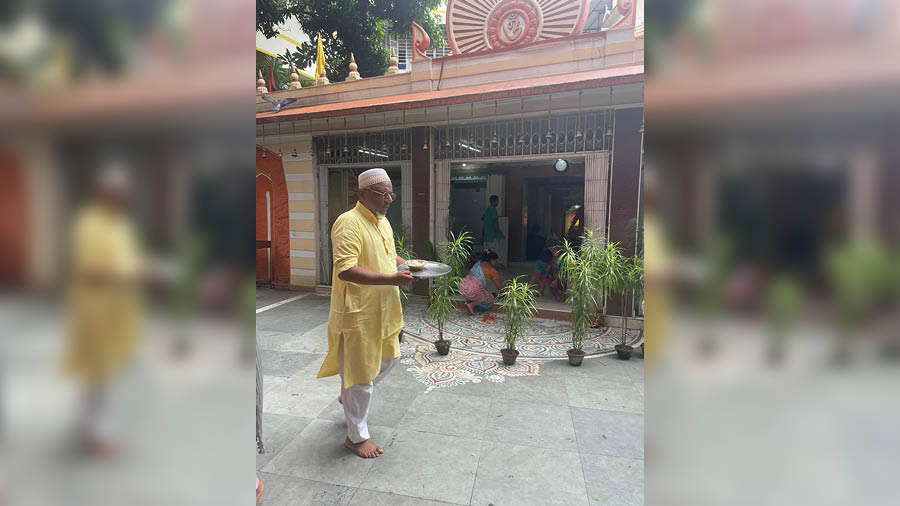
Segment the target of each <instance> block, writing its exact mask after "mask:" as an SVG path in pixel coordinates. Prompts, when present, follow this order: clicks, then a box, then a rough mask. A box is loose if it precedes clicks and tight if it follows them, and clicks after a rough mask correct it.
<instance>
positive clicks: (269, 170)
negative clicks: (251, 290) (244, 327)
mask: <svg viewBox="0 0 900 506" xmlns="http://www.w3.org/2000/svg"><path fill="white" fill-rule="evenodd" d="M256 240H257V241H269V242H270V244H271V247H270V248H267V249H257V250H256V280H257V281H260V282H270V283H272V284H273V285H276V286H289V285H290V284H291V244H290V218H289V213H288V191H287V183H286V181H285V177H284V165H283V164H282V162H281V158H280V157H279V156H278V155H277V154H276V153H273V152H271V151H269V150H267V149H265V148H263V147H261V146H256Z"/></svg>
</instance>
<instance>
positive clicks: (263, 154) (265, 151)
mask: <svg viewBox="0 0 900 506" xmlns="http://www.w3.org/2000/svg"><path fill="white" fill-rule="evenodd" d="M268 157H269V155H268V154H267V150H266V149H265V148H264V149H263V150H262V155H260V158H268Z"/></svg>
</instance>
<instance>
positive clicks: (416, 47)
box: [412, 23, 431, 62]
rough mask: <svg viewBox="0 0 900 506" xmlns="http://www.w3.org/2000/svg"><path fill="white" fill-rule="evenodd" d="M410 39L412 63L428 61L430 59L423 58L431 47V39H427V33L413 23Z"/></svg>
mask: <svg viewBox="0 0 900 506" xmlns="http://www.w3.org/2000/svg"><path fill="white" fill-rule="evenodd" d="M412 38H413V41H412V49H413V57H412V59H413V61H414V62H415V61H419V60H430V59H431V58H429V57H427V56H425V51H428V48H429V47H430V46H431V38H430V37H428V32H426V31H425V29H424V28H422V27H421V26H419V25H418V24H416V23H413V24H412Z"/></svg>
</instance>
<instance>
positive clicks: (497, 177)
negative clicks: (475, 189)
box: [487, 174, 506, 216]
mask: <svg viewBox="0 0 900 506" xmlns="http://www.w3.org/2000/svg"><path fill="white" fill-rule="evenodd" d="M487 194H488V197H490V196H491V195H496V196H497V197H499V198H500V203H499V204H497V216H506V175H505V174H490V175H488V180H487Z"/></svg>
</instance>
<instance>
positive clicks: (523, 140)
mask: <svg viewBox="0 0 900 506" xmlns="http://www.w3.org/2000/svg"><path fill="white" fill-rule="evenodd" d="M516 142H517V143H519V144H520V145H521V144H525V136H524V135H521V134H519V138H518V140H516Z"/></svg>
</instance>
